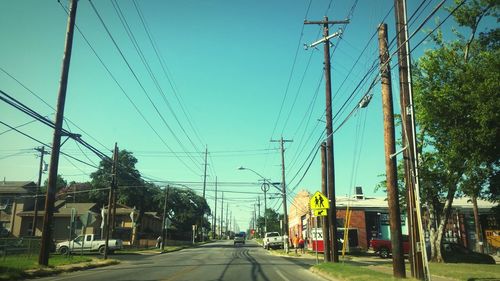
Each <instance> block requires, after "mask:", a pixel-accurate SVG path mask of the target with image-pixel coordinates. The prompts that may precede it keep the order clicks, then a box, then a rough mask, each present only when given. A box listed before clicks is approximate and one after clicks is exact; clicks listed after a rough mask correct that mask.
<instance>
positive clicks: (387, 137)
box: [378, 23, 406, 278]
mask: <svg viewBox="0 0 500 281" xmlns="http://www.w3.org/2000/svg"><path fill="white" fill-rule="evenodd" d="M378 43H379V55H380V76H381V78H382V105H383V111H384V148H385V173H386V182H387V200H388V204H389V219H390V227H391V245H392V273H393V275H394V277H396V278H406V271H405V260H404V252H403V236H402V233H401V211H400V210H399V196H398V175H397V164H396V143H395V137H394V135H395V133H394V109H393V104H392V85H391V68H390V60H389V50H388V49H387V24H385V23H384V24H380V25H379V28H378Z"/></svg>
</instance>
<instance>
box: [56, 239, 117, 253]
mask: <svg viewBox="0 0 500 281" xmlns="http://www.w3.org/2000/svg"><path fill="white" fill-rule="evenodd" d="M84 238H85V239H84ZM105 244H106V240H101V237H100V236H99V235H95V234H86V235H85V237H83V236H82V235H80V236H78V237H76V238H75V239H73V240H71V241H64V242H61V243H57V245H56V251H57V252H58V253H60V254H62V255H64V254H67V253H68V252H72V253H74V252H85V253H88V252H99V254H104V251H105ZM122 248H123V242H122V240H120V239H109V240H108V253H113V252H114V251H115V250H120V249H122Z"/></svg>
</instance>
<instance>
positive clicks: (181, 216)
mask: <svg viewBox="0 0 500 281" xmlns="http://www.w3.org/2000/svg"><path fill="white" fill-rule="evenodd" d="M162 198H164V197H162ZM162 206H163V203H162ZM167 213H168V217H169V218H170V219H171V221H172V226H171V228H172V230H173V233H172V232H171V236H172V237H173V238H176V239H181V240H189V239H190V238H191V234H192V226H193V225H197V226H198V227H199V225H200V220H202V218H203V221H202V225H203V227H204V228H205V229H210V223H209V222H208V220H207V218H206V215H207V214H210V207H209V206H208V204H207V201H206V200H205V199H204V198H203V197H202V196H199V195H198V194H196V193H195V192H194V191H193V190H191V189H186V188H175V187H170V188H169V189H168V200H167Z"/></svg>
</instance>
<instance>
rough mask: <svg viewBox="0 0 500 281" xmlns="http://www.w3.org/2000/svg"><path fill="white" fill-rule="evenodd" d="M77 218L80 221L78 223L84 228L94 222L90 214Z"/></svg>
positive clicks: (93, 217)
mask: <svg viewBox="0 0 500 281" xmlns="http://www.w3.org/2000/svg"><path fill="white" fill-rule="evenodd" d="M78 218H79V219H80V221H81V222H82V225H84V226H87V225H91V224H93V223H94V222H95V220H96V218H95V216H94V215H92V213H91V212H87V213H84V214H81V215H80V216H78Z"/></svg>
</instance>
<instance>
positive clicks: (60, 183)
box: [41, 174, 68, 193]
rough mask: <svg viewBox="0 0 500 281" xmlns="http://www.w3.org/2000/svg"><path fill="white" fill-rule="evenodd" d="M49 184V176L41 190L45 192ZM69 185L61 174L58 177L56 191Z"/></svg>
mask: <svg viewBox="0 0 500 281" xmlns="http://www.w3.org/2000/svg"><path fill="white" fill-rule="evenodd" d="M48 185H49V179H48V178H47V179H46V180H45V182H44V183H43V186H42V188H41V192H42V193H45V192H46V191H47V186H48ZM67 185H68V183H67V182H66V180H65V179H64V178H63V177H62V176H61V175H59V174H58V175H57V179H56V193H57V192H58V191H59V190H61V189H63V188H65V187H66V186H67Z"/></svg>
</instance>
